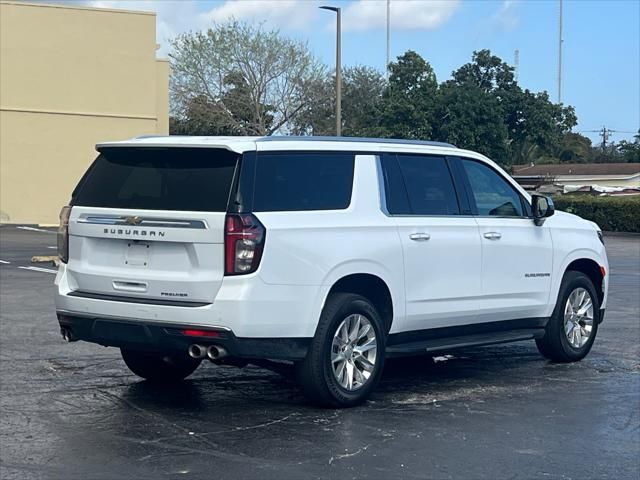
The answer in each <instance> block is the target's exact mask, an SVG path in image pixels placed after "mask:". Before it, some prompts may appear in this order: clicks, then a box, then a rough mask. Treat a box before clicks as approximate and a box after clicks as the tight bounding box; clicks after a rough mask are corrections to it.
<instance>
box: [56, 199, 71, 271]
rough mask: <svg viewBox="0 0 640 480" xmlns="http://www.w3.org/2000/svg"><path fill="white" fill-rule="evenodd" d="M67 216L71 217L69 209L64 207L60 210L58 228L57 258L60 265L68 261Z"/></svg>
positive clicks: (67, 206) (66, 206)
mask: <svg viewBox="0 0 640 480" xmlns="http://www.w3.org/2000/svg"><path fill="white" fill-rule="evenodd" d="M69 215H71V207H70V206H69V205H65V206H64V207H62V210H60V226H59V227H58V257H60V261H61V262H62V263H67V262H68V261H69Z"/></svg>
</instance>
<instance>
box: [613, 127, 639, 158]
mask: <svg viewBox="0 0 640 480" xmlns="http://www.w3.org/2000/svg"><path fill="white" fill-rule="evenodd" d="M633 139H634V141H633V142H627V141H626V140H622V141H621V142H619V143H618V152H619V153H620V156H621V161H623V162H628V163H640V130H638V133H637V134H636V135H634V137H633Z"/></svg>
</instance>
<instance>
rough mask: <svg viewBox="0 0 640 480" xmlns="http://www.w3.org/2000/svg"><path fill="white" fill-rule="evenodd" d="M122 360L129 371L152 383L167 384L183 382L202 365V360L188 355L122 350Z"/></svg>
mask: <svg viewBox="0 0 640 480" xmlns="http://www.w3.org/2000/svg"><path fill="white" fill-rule="evenodd" d="M120 352H121V353H122V359H123V360H124V363H126V364H127V367H129V370H131V371H132V372H133V373H135V374H136V375H138V376H139V377H142V378H144V379H146V380H149V381H150V382H155V383H167V382H177V381H179V380H183V379H185V378H186V377H188V376H189V375H191V374H192V373H193V372H194V371H195V369H196V368H198V366H199V365H200V362H201V360H200V359H194V358H191V357H189V356H188V355H187V354H186V353H185V354H180V353H171V354H167V353H158V352H142V351H138V350H128V349H124V348H121V349H120Z"/></svg>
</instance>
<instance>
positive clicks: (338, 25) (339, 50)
mask: <svg viewBox="0 0 640 480" xmlns="http://www.w3.org/2000/svg"><path fill="white" fill-rule="evenodd" d="M320 8H322V9H323V10H331V11H332V12H336V136H337V137H339V136H340V135H341V134H342V66H341V65H342V58H341V57H342V47H341V37H342V18H341V17H342V16H341V10H340V8H338V7H329V6H322V7H320Z"/></svg>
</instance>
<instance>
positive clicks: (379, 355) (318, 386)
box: [296, 293, 386, 407]
mask: <svg viewBox="0 0 640 480" xmlns="http://www.w3.org/2000/svg"><path fill="white" fill-rule="evenodd" d="M367 325H369V328H368V329H367ZM356 330H357V335H358V336H360V335H362V337H360V338H355V340H354V338H353V337H355V335H354V334H353V332H354V331H356ZM338 332H340V334H339V333H338ZM347 332H349V333H351V334H352V335H353V337H352V336H351V335H349V336H347V341H346V342H345V340H344V337H345V333H347ZM334 335H337V337H335V338H334ZM372 336H373V338H374V341H373V342H372V341H371V337H372ZM374 343H375V345H376V346H375V349H374V348H371V345H373V344H374ZM385 344H386V331H385V329H384V327H383V322H382V319H381V318H380V315H379V313H378V312H377V311H376V309H375V307H374V306H373V305H372V304H371V302H369V300H367V299H366V298H364V297H362V296H360V295H355V294H351V293H336V294H331V295H330V296H329V298H328V299H327V302H326V304H325V306H324V308H323V310H322V314H321V315H320V321H319V323H318V328H317V329H316V334H315V336H314V337H313V340H312V342H311V345H310V346H309V351H308V352H307V356H306V358H305V359H304V360H303V361H302V362H300V363H298V364H297V365H296V377H297V379H298V383H299V384H300V386H301V387H302V390H303V391H304V393H305V395H306V396H307V398H309V399H310V400H311V401H312V402H314V403H316V404H318V405H321V406H326V407H353V406H356V405H359V404H361V403H362V402H364V401H365V400H366V399H367V397H368V396H369V395H370V393H371V392H372V390H373V389H374V388H375V386H376V384H377V383H378V381H379V379H380V376H381V374H382V369H383V366H384V356H385ZM334 354H335V355H336V356H335V358H336V359H337V358H342V359H344V360H336V361H335V363H334V362H332V357H333V356H334ZM372 360H373V361H372ZM367 361H368V363H367ZM334 365H335V366H336V367H337V369H338V370H339V371H341V372H342V373H341V374H340V379H339V378H338V376H337V375H338V373H336V371H335V370H334ZM340 365H342V370H340ZM349 365H351V366H349ZM349 371H351V372H352V375H351V381H349V377H350V376H349V374H348V372H349ZM345 383H346V385H345Z"/></svg>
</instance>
